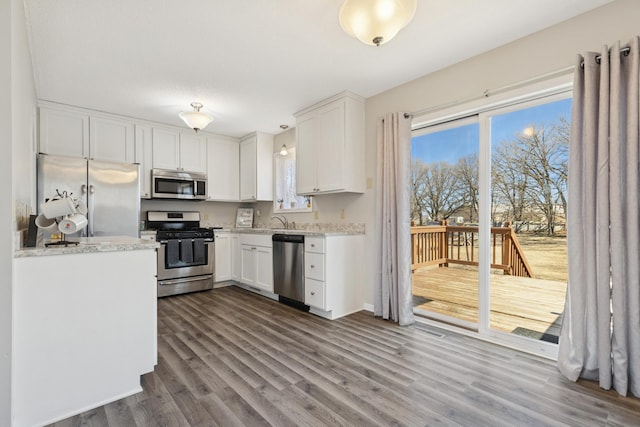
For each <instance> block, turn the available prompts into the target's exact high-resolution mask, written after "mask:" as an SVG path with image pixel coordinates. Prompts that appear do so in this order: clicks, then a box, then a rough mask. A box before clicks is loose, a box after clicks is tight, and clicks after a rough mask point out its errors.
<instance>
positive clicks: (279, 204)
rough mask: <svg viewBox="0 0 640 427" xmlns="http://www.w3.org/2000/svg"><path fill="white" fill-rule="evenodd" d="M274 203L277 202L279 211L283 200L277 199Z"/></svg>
mask: <svg viewBox="0 0 640 427" xmlns="http://www.w3.org/2000/svg"><path fill="white" fill-rule="evenodd" d="M276 201H277V202H278V207H279V208H280V209H282V206H283V205H282V202H284V200H282V199H278V200H276Z"/></svg>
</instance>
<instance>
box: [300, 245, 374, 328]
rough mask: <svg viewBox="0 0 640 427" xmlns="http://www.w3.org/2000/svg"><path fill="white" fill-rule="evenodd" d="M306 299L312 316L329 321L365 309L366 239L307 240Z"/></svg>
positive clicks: (305, 301)
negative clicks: (364, 258) (363, 260)
mask: <svg viewBox="0 0 640 427" xmlns="http://www.w3.org/2000/svg"><path fill="white" fill-rule="evenodd" d="M304 243H305V245H304V246H305V253H304V264H305V268H304V275H305V298H304V303H305V304H307V305H309V306H310V307H311V309H310V310H309V311H310V312H311V313H313V314H316V315H318V316H322V317H325V318H327V319H337V318H338V317H342V316H346V315H348V314H351V313H354V312H356V311H360V310H362V308H363V301H364V299H363V282H364V267H363V263H362V262H360V260H361V258H362V254H363V252H364V236H361V235H354V236H326V237H306V238H305V242H304Z"/></svg>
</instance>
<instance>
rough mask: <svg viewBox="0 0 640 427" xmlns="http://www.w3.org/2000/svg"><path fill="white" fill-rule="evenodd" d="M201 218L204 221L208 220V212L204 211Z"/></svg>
mask: <svg viewBox="0 0 640 427" xmlns="http://www.w3.org/2000/svg"><path fill="white" fill-rule="evenodd" d="M203 219H204V220H205V221H208V220H209V212H205V213H204V215H203Z"/></svg>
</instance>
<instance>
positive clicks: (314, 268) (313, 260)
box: [304, 253, 324, 280]
mask: <svg viewBox="0 0 640 427" xmlns="http://www.w3.org/2000/svg"><path fill="white" fill-rule="evenodd" d="M304 275H305V277H309V278H311V279H315V280H324V255H323V254H314V253H306V254H304Z"/></svg>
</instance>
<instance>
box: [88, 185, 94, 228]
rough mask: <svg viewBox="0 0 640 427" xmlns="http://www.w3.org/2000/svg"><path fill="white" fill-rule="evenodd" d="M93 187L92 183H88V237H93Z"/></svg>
mask: <svg viewBox="0 0 640 427" xmlns="http://www.w3.org/2000/svg"><path fill="white" fill-rule="evenodd" d="M94 192H95V191H94V188H93V184H90V185H89V196H88V197H87V201H88V202H89V203H88V205H89V206H88V208H89V209H88V213H89V216H88V218H87V219H88V221H89V225H88V227H87V228H88V232H89V237H93V206H94V205H95V203H94V200H93V198H94V197H95V196H94Z"/></svg>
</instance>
